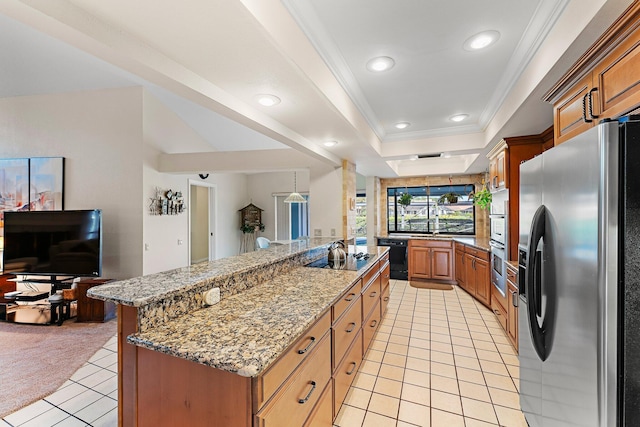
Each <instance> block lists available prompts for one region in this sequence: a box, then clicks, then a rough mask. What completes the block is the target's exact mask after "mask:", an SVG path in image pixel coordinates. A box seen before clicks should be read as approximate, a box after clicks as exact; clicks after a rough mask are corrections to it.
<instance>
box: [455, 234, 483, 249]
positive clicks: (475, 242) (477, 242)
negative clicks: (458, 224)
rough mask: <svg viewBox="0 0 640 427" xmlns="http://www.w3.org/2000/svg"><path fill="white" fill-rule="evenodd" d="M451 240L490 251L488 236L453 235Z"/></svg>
mask: <svg viewBox="0 0 640 427" xmlns="http://www.w3.org/2000/svg"><path fill="white" fill-rule="evenodd" d="M453 240H454V241H456V242H460V243H464V244H465V245H467V246H473V247H474V248H478V249H482V250H485V251H487V252H491V246H490V245H489V238H488V237H454V238H453Z"/></svg>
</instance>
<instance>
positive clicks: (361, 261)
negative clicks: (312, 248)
mask: <svg viewBox="0 0 640 427" xmlns="http://www.w3.org/2000/svg"><path fill="white" fill-rule="evenodd" d="M369 258H370V255H369V254H365V253H362V252H358V253H357V254H347V259H346V260H345V261H337V262H329V259H328V257H327V256H325V257H323V258H320V259H318V260H315V261H313V262H312V263H310V264H307V265H306V267H314V268H329V269H332V270H351V271H357V270H360V269H361V268H362V267H364V266H365V265H366V264H367V261H368V260H369Z"/></svg>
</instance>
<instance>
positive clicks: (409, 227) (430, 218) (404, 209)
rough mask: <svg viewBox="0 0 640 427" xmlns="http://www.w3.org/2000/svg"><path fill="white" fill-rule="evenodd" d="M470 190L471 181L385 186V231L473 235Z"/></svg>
mask: <svg viewBox="0 0 640 427" xmlns="http://www.w3.org/2000/svg"><path fill="white" fill-rule="evenodd" d="M472 189H473V184H467V185H443V186H423V187H390V188H388V189H387V230H389V233H414V234H416V233H443V234H475V208H474V205H473V200H469V196H468V194H469V193H470V192H471V190H472ZM406 194H408V196H407V195H406ZM456 199H457V200H456Z"/></svg>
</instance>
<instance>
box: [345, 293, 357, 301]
mask: <svg viewBox="0 0 640 427" xmlns="http://www.w3.org/2000/svg"><path fill="white" fill-rule="evenodd" d="M355 296H356V294H354V293H350V294H349V295H347V297H346V298H345V299H344V300H345V301H348V302H351V301H353V297H355Z"/></svg>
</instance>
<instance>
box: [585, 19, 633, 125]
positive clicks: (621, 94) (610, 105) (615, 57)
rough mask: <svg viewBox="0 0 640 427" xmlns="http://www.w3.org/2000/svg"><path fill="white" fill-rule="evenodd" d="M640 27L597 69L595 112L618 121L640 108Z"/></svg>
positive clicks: (594, 75)
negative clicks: (619, 118) (639, 106)
mask: <svg viewBox="0 0 640 427" xmlns="http://www.w3.org/2000/svg"><path fill="white" fill-rule="evenodd" d="M639 69H640V28H637V29H636V30H634V31H633V32H632V33H631V34H630V35H629V37H627V39H626V40H625V41H623V42H622V43H620V45H618V46H617V47H616V48H615V49H614V50H613V51H612V52H611V53H610V54H609V55H607V56H606V57H605V58H604V59H603V60H602V61H601V62H600V64H598V66H597V67H596V68H595V69H594V70H593V86H594V91H593V93H592V94H591V99H592V101H593V110H594V111H593V113H594V115H598V116H599V117H598V120H600V119H603V118H616V117H618V116H621V115H624V114H626V113H628V112H629V111H630V110H633V109H634V108H636V107H637V106H638V105H640V73H638V70H639Z"/></svg>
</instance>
